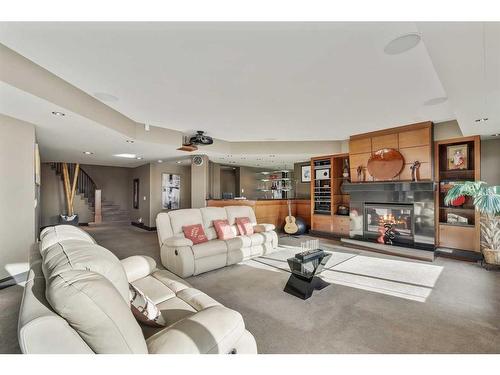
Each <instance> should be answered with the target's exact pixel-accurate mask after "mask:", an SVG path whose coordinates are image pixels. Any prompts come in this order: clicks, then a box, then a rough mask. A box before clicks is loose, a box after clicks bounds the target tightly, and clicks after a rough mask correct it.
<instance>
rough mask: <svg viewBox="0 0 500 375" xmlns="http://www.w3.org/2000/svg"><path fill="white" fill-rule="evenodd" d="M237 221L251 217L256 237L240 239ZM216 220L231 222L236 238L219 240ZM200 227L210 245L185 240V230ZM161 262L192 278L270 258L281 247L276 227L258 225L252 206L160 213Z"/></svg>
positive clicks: (158, 221) (180, 274)
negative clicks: (237, 264)
mask: <svg viewBox="0 0 500 375" xmlns="http://www.w3.org/2000/svg"><path fill="white" fill-rule="evenodd" d="M237 217H248V218H249V219H250V222H251V223H252V225H253V228H254V231H255V233H254V234H252V235H250V236H244V235H243V236H240V235H238V230H237V228H236V225H235V220H236V218H237ZM213 220H228V222H229V225H231V229H232V230H233V233H234V234H235V236H236V237H235V238H231V239H229V240H219V239H217V233H216V231H215V228H214V226H213ZM193 224H201V225H202V226H203V229H204V231H205V234H206V235H207V238H208V240H209V241H208V242H205V243H201V244H198V245H193V242H192V241H191V240H190V239H187V238H185V237H184V233H183V231H182V227H184V226H187V225H193ZM156 229H157V232H158V240H159V242H160V248H161V250H160V254H161V262H162V264H163V265H164V266H165V268H167V269H168V270H169V271H172V272H173V273H175V274H176V275H178V276H180V277H189V276H192V275H198V274H200V273H203V272H207V271H211V270H214V269H217V268H222V267H225V266H229V265H231V264H236V263H238V262H241V261H243V260H247V259H250V258H253V257H257V256H261V255H264V254H269V253H271V252H273V251H275V250H276V248H277V247H278V235H277V234H276V232H275V230H274V229H275V227H274V225H273V224H257V220H256V218H255V213H254V211H253V209H252V208H251V207H249V206H227V207H205V208H199V209H198V208H192V209H185V210H175V211H170V212H161V213H159V214H158V216H157V217H156Z"/></svg>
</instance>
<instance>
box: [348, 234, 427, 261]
mask: <svg viewBox="0 0 500 375" xmlns="http://www.w3.org/2000/svg"><path fill="white" fill-rule="evenodd" d="M341 242H342V244H344V245H354V246H356V247H360V248H362V249H363V250H368V251H373V252H376V253H381V254H387V255H395V256H399V257H404V258H409V259H415V260H423V261H426V262H433V261H434V258H435V253H434V251H429V250H421V249H412V248H409V247H403V246H397V245H385V244H379V243H375V242H368V241H361V240H354V239H351V238H342V239H341Z"/></svg>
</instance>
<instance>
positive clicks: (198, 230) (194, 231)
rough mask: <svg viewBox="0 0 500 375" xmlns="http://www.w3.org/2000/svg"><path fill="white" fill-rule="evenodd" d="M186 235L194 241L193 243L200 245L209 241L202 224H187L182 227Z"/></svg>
mask: <svg viewBox="0 0 500 375" xmlns="http://www.w3.org/2000/svg"><path fill="white" fill-rule="evenodd" d="M182 231H183V232H184V236H185V237H186V238H187V239H188V240H191V241H192V242H193V245H198V244H201V243H204V242H207V241H208V238H207V236H206V234H205V231H204V230H203V226H202V225H201V224H193V225H186V226H184V227H182Z"/></svg>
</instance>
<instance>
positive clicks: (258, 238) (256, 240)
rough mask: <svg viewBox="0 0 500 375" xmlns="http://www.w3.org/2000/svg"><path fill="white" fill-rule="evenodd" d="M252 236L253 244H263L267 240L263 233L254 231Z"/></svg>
mask: <svg viewBox="0 0 500 375" xmlns="http://www.w3.org/2000/svg"><path fill="white" fill-rule="evenodd" d="M248 237H250V240H251V241H252V246H257V245H262V244H263V243H264V242H265V241H266V237H264V236H263V235H262V233H254V234H252V235H251V236H248Z"/></svg>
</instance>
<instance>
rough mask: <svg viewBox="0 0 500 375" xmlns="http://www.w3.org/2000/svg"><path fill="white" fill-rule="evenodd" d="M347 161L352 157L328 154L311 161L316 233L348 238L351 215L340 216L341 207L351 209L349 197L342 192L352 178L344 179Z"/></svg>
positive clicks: (312, 205)
mask: <svg viewBox="0 0 500 375" xmlns="http://www.w3.org/2000/svg"><path fill="white" fill-rule="evenodd" d="M348 160H349V154H337V155H326V156H319V157H315V158H312V159H311V175H312V176H311V230H312V231H313V232H323V233H328V234H333V235H336V236H342V237H348V236H349V216H348V215H339V214H338V208H339V206H340V205H344V206H347V207H349V195H348V194H343V193H342V183H343V182H344V181H349V177H343V176H342V173H343V169H344V165H348ZM322 176H323V177H322ZM325 176H327V177H325Z"/></svg>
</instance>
